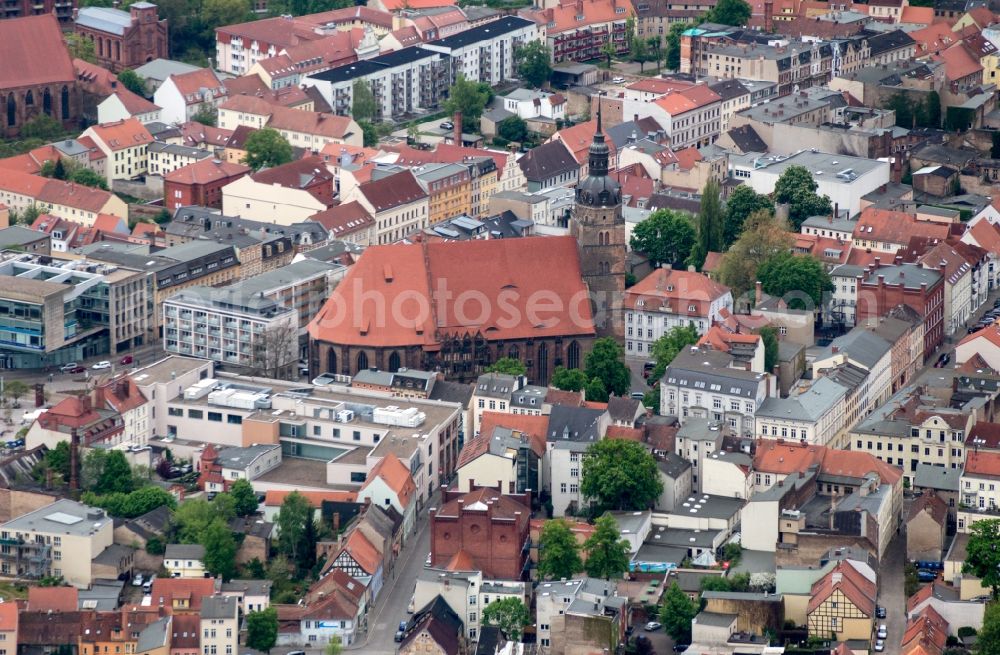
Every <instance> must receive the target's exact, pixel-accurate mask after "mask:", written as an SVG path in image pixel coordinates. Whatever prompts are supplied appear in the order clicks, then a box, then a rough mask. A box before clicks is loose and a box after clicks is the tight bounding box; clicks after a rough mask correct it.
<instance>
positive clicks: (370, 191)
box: [343, 170, 430, 245]
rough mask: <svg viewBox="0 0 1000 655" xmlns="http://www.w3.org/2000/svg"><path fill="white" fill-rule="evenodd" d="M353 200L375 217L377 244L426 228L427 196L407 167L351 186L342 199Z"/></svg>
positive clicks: (395, 239) (428, 201) (393, 240)
mask: <svg viewBox="0 0 1000 655" xmlns="http://www.w3.org/2000/svg"><path fill="white" fill-rule="evenodd" d="M352 200H356V201H358V203H360V204H361V205H362V206H363V207H364V208H365V209H366V210H368V213H369V214H371V215H372V216H373V217H374V218H375V234H376V240H377V243H378V244H379V245H381V244H386V243H393V242H396V241H399V240H400V239H402V238H404V237H406V236H407V235H409V234H412V233H414V232H416V231H418V230H423V229H424V228H426V227H427V220H428V210H429V207H430V197H429V196H428V195H427V192H426V191H424V189H423V187H422V186H420V183H419V182H418V181H417V178H416V177H414V175H413V173H412V172H411V171H409V170H401V171H400V172H398V173H395V174H393V175H389V176H387V177H382V178H379V179H373V180H372V181H371V182H366V183H365V184H362V185H360V186H357V187H354V188H353V189H351V190H350V191H349V192H347V194H346V195H345V196H344V199H343V202H351V201H352Z"/></svg>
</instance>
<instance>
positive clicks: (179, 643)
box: [170, 614, 201, 653]
mask: <svg viewBox="0 0 1000 655" xmlns="http://www.w3.org/2000/svg"><path fill="white" fill-rule="evenodd" d="M170 624H171V625H170V627H171V631H172V632H173V639H172V640H171V642H170V652H172V653H173V652H176V651H178V650H181V649H183V651H184V652H195V653H196V652H198V649H199V648H200V647H201V638H200V636H199V632H200V631H201V617H200V616H198V615H197V614H175V615H174V617H173V618H172V619H171V620H170Z"/></svg>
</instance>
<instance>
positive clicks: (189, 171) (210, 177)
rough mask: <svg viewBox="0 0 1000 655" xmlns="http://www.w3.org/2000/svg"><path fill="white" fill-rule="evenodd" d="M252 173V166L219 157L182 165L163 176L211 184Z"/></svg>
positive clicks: (176, 179)
mask: <svg viewBox="0 0 1000 655" xmlns="http://www.w3.org/2000/svg"><path fill="white" fill-rule="evenodd" d="M248 173H250V167H249V166H246V165H245V164H236V163H232V162H228V161H222V160H219V159H212V158H210V157H209V158H205V159H202V160H200V161H197V162H195V163H193V164H188V165H187V166H181V167H180V168H177V169H174V170H172V171H170V172H169V173H167V174H166V175H164V176H163V179H164V180H166V181H169V182H173V183H176V184H209V183H211V182H216V181H218V180H224V179H229V178H235V177H243V176H244V175H247V174H248Z"/></svg>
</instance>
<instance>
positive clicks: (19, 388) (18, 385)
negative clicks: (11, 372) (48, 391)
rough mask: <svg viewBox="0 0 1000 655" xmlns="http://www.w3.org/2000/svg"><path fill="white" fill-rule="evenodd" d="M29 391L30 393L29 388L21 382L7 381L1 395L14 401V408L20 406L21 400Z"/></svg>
mask: <svg viewBox="0 0 1000 655" xmlns="http://www.w3.org/2000/svg"><path fill="white" fill-rule="evenodd" d="M29 391H31V387H29V386H28V384H27V383H26V382H22V381H21V380H9V381H8V382H7V383H5V384H4V387H3V394H4V395H5V396H7V397H8V398H10V399H11V400H12V401H14V406H15V407H20V406H21V398H23V397H24V395H25V394H26V393H28V392H29Z"/></svg>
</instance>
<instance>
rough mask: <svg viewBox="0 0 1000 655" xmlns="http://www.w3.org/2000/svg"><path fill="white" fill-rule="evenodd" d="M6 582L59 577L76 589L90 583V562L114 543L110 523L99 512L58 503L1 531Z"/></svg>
mask: <svg viewBox="0 0 1000 655" xmlns="http://www.w3.org/2000/svg"><path fill="white" fill-rule="evenodd" d="M0 539H3V540H4V541H5V543H8V544H9V545H7V546H5V547H4V548H3V549H2V552H0V573H2V574H3V575H4V576H10V577H14V576H16V577H19V578H32V579H38V578H42V577H46V576H62V578H63V579H64V580H66V582H67V583H69V584H71V585H73V586H74V587H79V588H84V589H85V588H87V587H89V586H90V583H91V582H92V581H93V578H92V577H91V562H92V561H93V560H94V558H95V557H97V556H98V555H100V554H101V553H103V552H104V549H106V548H107V547H108V546H110V545H111V544H112V543H113V542H114V522H113V521H112V520H111V517H110V516H108V515H107V514H105V513H104V510H103V509H100V508H97V507H89V506H87V505H83V504H81V503H78V502H76V501H73V500H69V499H65V498H63V499H61V500H57V501H56V502H54V503H51V504H49V505H46V506H44V507H42V508H39V509H36V510H35V511H33V512H28V513H27V514H22V515H21V516H19V517H17V518H15V519H12V520H10V521H7V522H6V523H4V524H2V525H0Z"/></svg>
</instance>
